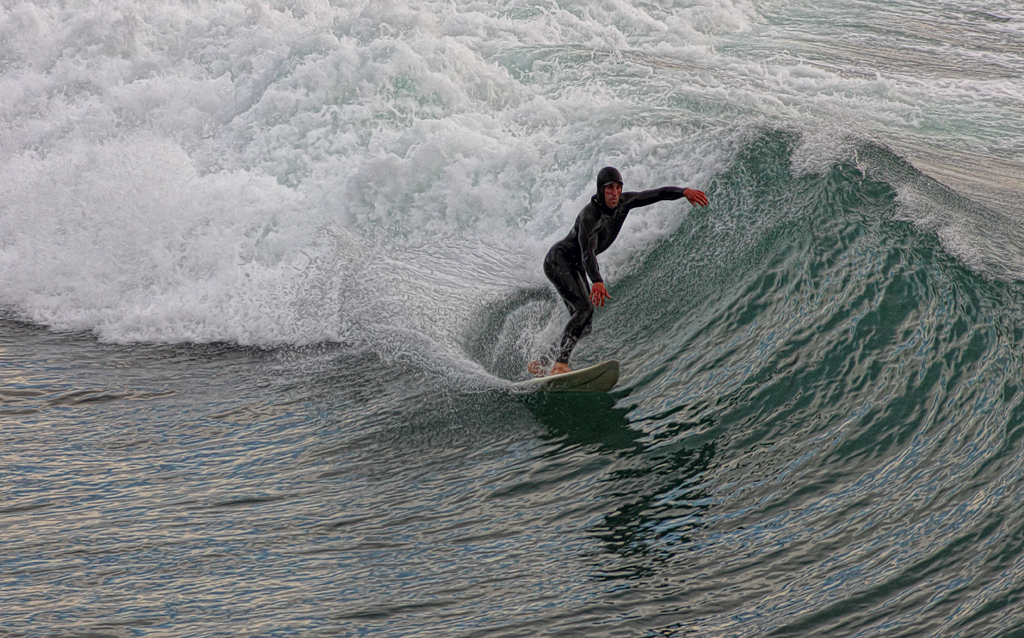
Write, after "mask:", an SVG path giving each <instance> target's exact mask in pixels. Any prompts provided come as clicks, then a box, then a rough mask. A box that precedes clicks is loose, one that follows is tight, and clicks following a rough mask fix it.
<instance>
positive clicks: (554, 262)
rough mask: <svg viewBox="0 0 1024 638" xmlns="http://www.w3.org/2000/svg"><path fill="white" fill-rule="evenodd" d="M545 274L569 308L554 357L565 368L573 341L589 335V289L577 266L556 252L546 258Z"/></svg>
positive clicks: (590, 318) (590, 320)
mask: <svg viewBox="0 0 1024 638" xmlns="http://www.w3.org/2000/svg"><path fill="white" fill-rule="evenodd" d="M552 253H554V254H552ZM544 274H546V275H547V276H548V279H550V280H551V283H553V284H554V285H555V290H557V291H558V294H559V295H561V297H562V300H563V301H564V302H565V306H566V308H568V309H569V315H570V316H569V321H568V323H566V324H565V330H564V331H563V332H562V339H561V341H560V342H559V345H558V351H557V354H556V357H555V363H556V364H559V363H560V364H563V365H565V366H566V367H567V366H568V363H569V355H570V354H572V350H573V348H575V347H576V342H577V341H579V340H580V338H581V337H583V336H584V335H587V334H590V326H591V322H592V321H593V318H594V304H592V303H590V286H588V285H587V279H586V276H585V275H584V274H583V271H582V270H581V269H580V268H579V267H577V266H576V264H572V263H568V262H567V261H566V260H565V259H564V258H562V257H561V255H559V254H558V253H557V252H556V251H552V252H551V253H549V254H548V259H545V260H544ZM561 367H562V366H559V368H561ZM563 371H565V370H563Z"/></svg>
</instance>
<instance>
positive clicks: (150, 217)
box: [0, 0, 1021, 348]
mask: <svg viewBox="0 0 1024 638" xmlns="http://www.w3.org/2000/svg"><path fill="white" fill-rule="evenodd" d="M797 4H798V3H797ZM791 5H792V3H787V5H786V6H782V7H774V6H773V5H772V3H757V2H744V1H740V0H735V1H728V0H694V1H692V2H684V3H657V2H654V3H634V2H628V1H626V0H617V1H616V2H609V3H603V4H602V3H598V4H594V3H590V2H565V3H557V4H556V3H540V2H538V3H524V2H520V1H517V0H509V1H508V2H503V3H497V4H494V3H480V2H475V1H471V0H464V1H460V2H410V1H404V2H402V1H398V0H390V1H386V2H369V1H365V2H346V3H343V4H342V5H341V6H332V4H331V3H329V2H326V1H316V0H306V1H293V2H219V1H218V2H202V1H200V2H187V3H185V2H182V3H176V2H145V1H137V0H136V1H122V2H117V3H104V4H103V5H96V4H95V3H92V2H85V1H82V2H74V1H72V2H64V3H56V2H50V3H47V2H37V3H31V4H30V3H27V2H23V3H20V4H9V5H8V6H7V8H6V9H5V12H4V13H3V14H2V16H0V35H2V38H0V42H2V44H0V69H2V74H0V118H2V121H3V123H4V125H3V127H2V128H0V267H2V278H3V286H2V289H0V303H2V304H4V305H5V306H8V307H11V308H13V309H14V310H15V311H16V312H17V313H18V314H20V315H22V316H25V317H27V318H30V319H31V320H33V321H37V322H40V323H42V324H46V325H50V326H53V327H55V328H58V329H75V330H91V331H95V332H96V333H97V334H99V335H100V336H101V337H102V338H104V339H107V340H111V341H135V340H142V341H211V340H229V341H237V342H240V343H248V344H272V343H305V342H309V341H317V340H355V341H367V340H374V339H380V338H381V337H380V335H381V330H385V329H389V328H390V329H393V330H394V331H395V333H401V332H403V331H412V332H415V333H417V334H420V335H422V336H423V337H424V338H425V339H426V340H427V341H429V342H432V343H436V344H440V347H442V348H448V347H450V346H451V344H454V343H456V342H457V341H458V338H459V336H458V335H459V329H460V328H459V327H460V326H461V325H462V324H463V323H464V322H465V321H466V319H467V318H468V317H469V316H470V315H472V313H473V312H474V310H475V309H476V308H477V307H479V305H480V304H481V303H482V302H483V301H484V300H486V299H488V298H490V297H491V296H492V295H494V294H502V292H503V291H508V290H511V289H513V288H515V287H517V286H522V285H524V284H525V285H544V279H543V276H542V274H541V272H540V267H539V263H540V260H541V258H542V256H543V254H544V251H545V250H546V248H547V246H548V245H549V244H550V243H551V242H552V241H554V240H555V239H557V238H558V237H560V236H562V235H563V234H564V233H565V232H567V230H568V228H569V226H570V225H571V223H572V220H573V218H574V217H575V215H576V213H577V211H578V210H579V208H580V207H581V206H582V205H583V204H584V203H585V202H586V200H587V199H588V198H589V196H590V194H591V189H592V183H593V179H594V175H595V173H596V170H597V169H598V168H600V166H603V165H606V164H614V165H617V166H619V167H620V168H621V169H622V170H623V172H624V173H625V175H626V178H627V181H628V184H627V188H648V187H655V186H661V185H665V184H679V185H689V186H697V187H701V186H704V185H706V184H708V183H710V181H711V180H712V179H713V178H714V177H715V175H716V174H718V173H720V172H721V171H722V170H723V169H724V168H725V167H727V166H728V165H729V163H730V157H731V154H732V153H733V152H734V151H735V150H736V148H737V146H738V143H739V141H740V140H742V139H743V138H744V136H745V135H747V132H746V131H747V130H748V128H749V127H751V126H759V125H761V124H764V123H767V124H768V125H782V126H787V127H792V128H796V129H797V130H801V129H802V130H807V131H814V135H810V136H808V137H807V141H806V143H805V146H804V148H803V149H802V150H801V152H800V153H799V154H798V156H799V161H798V164H799V165H795V166H794V168H795V169H796V170H799V171H815V170H821V169H822V168H823V167H826V166H827V165H828V164H829V163H830V162H831V161H835V160H836V159H847V158H848V156H849V148H845V149H843V148H839V149H837V145H836V144H835V141H836V140H842V139H849V138H850V137H851V136H852V137H853V138H856V137H857V136H861V137H862V138H866V139H875V138H884V139H887V140H889V141H891V143H892V145H893V146H894V147H897V148H898V147H899V139H900V135H904V136H905V137H906V138H907V139H913V140H916V141H917V142H919V141H920V139H921V138H926V141H928V140H930V141H932V142H936V143H941V142H945V141H947V139H948V137H953V134H952V133H946V132H945V129H944V128H943V127H947V128H949V129H955V139H957V140H958V142H957V143H958V144H963V145H965V146H970V147H971V148H973V149H975V150H977V149H979V148H980V149H982V150H985V151H986V152H992V153H997V154H998V153H1002V154H1003V157H1004V158H1005V157H1007V156H1013V155H1014V154H1015V153H1018V152H1019V150H1020V149H1019V142H1014V141H1011V140H1010V139H1009V138H1008V136H1006V135H1005V134H1004V133H1006V132H1008V131H1009V132H1013V131H1018V130H1019V127H1020V123H1019V121H1017V120H1014V119H1013V117H1012V115H1013V114H1012V113H1010V114H1009V115H1007V114H1006V113H1004V109H1005V108H1006V107H1007V105H1008V104H1010V103H1012V102H1013V100H1018V103H1019V98H1020V97H1021V87H1020V82H1019V76H1018V78H1017V79H1014V78H1013V77H1011V76H1012V73H1011V74H1009V75H1007V74H1000V73H998V72H993V73H991V74H989V75H988V76H986V77H981V78H977V79H968V80H963V81H962V82H959V83H958V82H954V81H951V80H949V79H948V77H946V76H944V77H933V78H931V79H929V78H928V77H924V76H922V77H912V76H911V75H909V74H908V73H900V72H898V71H899V70H898V69H886V70H883V71H878V72H874V73H869V72H867V71H869V70H870V69H864V68H860V67H858V66H857V65H856V64H853V63H851V62H850V60H849V59H845V58H843V54H842V52H843V49H842V48H841V47H838V48H836V49H835V50H829V49H828V48H827V46H826V45H825V44H824V43H821V42H820V41H818V42H814V41H813V40H814V38H818V37H819V36H821V37H824V36H827V35H828V29H829V27H828V24H826V22H825V21H822V20H820V19H816V18H812V17H807V16H806V15H803V14H802V13H801V9H800V7H799V6H796V5H793V6H791ZM808 6H810V5H808ZM858 6H859V5H851V6H850V8H848V11H851V12H856V11H858V10H860V9H858V8H857V7H858ZM908 6H909V5H908ZM904 9H905V14H904V17H906V16H910V17H907V18H906V22H907V23H908V24H910V23H912V22H913V21H912V20H911V18H913V17H914V15H913V12H912V10H911V9H910V8H906V7H904ZM1003 10H1005V12H1010V11H1014V9H1013V8H1012V7H1009V6H1007V7H1003V8H1002V9H1001V11H1003ZM997 13H998V12H997ZM1018 14H1019V11H1018ZM971 15H973V14H967V13H963V14H962V15H960V14H958V17H956V19H955V20H954V19H953V18H950V19H949V20H950V21H951V22H952V23H956V22H957V21H960V20H962V21H966V24H968V25H969V26H971V28H974V29H976V30H979V32H981V33H983V34H985V35H987V36H990V37H1004V38H1010V37H1012V36H1013V34H1015V33H1019V28H1020V24H1021V20H1020V15H1009V17H1007V18H1006V19H1001V21H1000V20H996V21H990V23H991V25H992V26H991V27H990V28H988V30H987V31H986V30H985V29H986V28H987V27H986V26H985V25H986V24H988V23H985V21H984V20H980V19H976V18H973V17H971ZM965 16H966V17H965ZM809 26H810V27H814V28H816V29H817V31H816V32H814V33H812V35H813V36H814V38H811V39H808V40H806V41H805V42H804V43H803V45H802V46H801V47H799V50H798V51H795V52H793V51H789V48H788V38H790V37H791V36H792V33H793V31H794V29H804V30H807V28H808V27H809ZM961 26H962V25H961ZM921 37H924V36H921ZM929 37H930V36H929ZM889 44H890V45H891V46H892V47H893V48H894V49H899V50H904V49H903V48H900V43H899V42H897V41H896V40H895V39H893V40H892V41H891V42H889ZM964 49H966V50H968V53H970V56H968V57H969V61H967V62H964V64H965V65H966V66H970V67H971V68H974V67H975V66H978V65H984V63H986V62H993V63H994V64H995V65H996V66H997V67H1000V68H1004V69H1010V70H1011V71H1014V70H1016V71H1019V69H1020V66H1019V51H1016V52H1014V51H1000V50H996V49H993V48H991V47H990V48H987V49H986V48H984V47H975V48H971V47H969V46H965V47H964ZM814 53H817V54H818V55H817V57H816V58H815V59H809V56H810V55H811V54H814ZM922 55H923V54H922ZM1015 56H1017V57H1015ZM925 59H926V61H928V60H930V59H931V58H927V57H926V58H925ZM908 64H918V65H920V64H923V63H922V62H921V61H916V62H915V61H914V60H910V62H909V63H908ZM929 68H931V67H929ZM933 70H934V71H935V73H936V74H939V72H940V71H941V69H939V68H935V69H933ZM964 104H971V105H973V106H974V107H976V108H975V110H974V112H975V113H977V114H978V118H977V119H972V118H964V120H963V121H958V122H952V121H951V116H952V114H953V113H954V112H956V110H957V109H959V108H961V107H962V106H963V105H964ZM1018 108H1019V107H1018ZM1017 139H1020V137H1018V138H1017ZM838 146H842V145H841V144H840V145H838ZM686 211H687V207H685V206H679V205H659V206H657V207H654V208H652V209H650V210H648V211H644V212H643V213H642V214H639V215H636V216H635V217H634V218H633V219H631V220H630V223H629V224H628V225H627V227H626V229H625V230H624V233H623V236H622V238H621V239H620V241H619V242H618V243H617V244H616V246H615V248H614V249H613V250H612V251H609V253H607V254H606V256H605V259H604V261H605V263H606V264H607V265H606V266H605V268H606V269H607V272H609V273H612V274H613V275H616V274H619V273H621V272H623V271H625V270H627V269H628V268H629V267H630V256H631V255H632V254H634V253H636V252H637V251H642V250H643V249H644V248H646V247H647V246H649V245H650V244H651V242H653V241H656V240H657V239H658V238H659V237H662V236H664V235H665V234H666V233H667V232H669V231H671V229H672V228H674V226H675V225H676V224H677V223H678V222H679V220H680V218H681V215H683V214H685V213H686ZM438 316H443V317H444V320H443V321H438V320H437V319H436V318H437V317H438ZM431 317H433V319H431ZM370 326H373V329H371V328H370Z"/></svg>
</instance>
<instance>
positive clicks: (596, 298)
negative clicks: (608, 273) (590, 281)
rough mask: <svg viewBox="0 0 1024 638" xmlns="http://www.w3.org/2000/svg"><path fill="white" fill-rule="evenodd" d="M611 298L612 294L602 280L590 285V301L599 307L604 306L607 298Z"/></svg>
mask: <svg viewBox="0 0 1024 638" xmlns="http://www.w3.org/2000/svg"><path fill="white" fill-rule="evenodd" d="M611 298H612V296H611V295H609V294H608V289H607V288H605V287H604V284H603V283H601V282H600V281H595V282H594V285H593V286H591V287H590V303H592V304H594V305H595V306H597V307H598V308H600V307H602V306H604V300H605V299H611Z"/></svg>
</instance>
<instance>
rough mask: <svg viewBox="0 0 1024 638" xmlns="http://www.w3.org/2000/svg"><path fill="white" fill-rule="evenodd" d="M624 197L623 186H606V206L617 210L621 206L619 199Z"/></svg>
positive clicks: (612, 184) (614, 183) (615, 184)
mask: <svg viewBox="0 0 1024 638" xmlns="http://www.w3.org/2000/svg"><path fill="white" fill-rule="evenodd" d="M621 195H622V184H618V183H616V182H612V183H611V184H605V187H604V204H605V206H607V207H608V208H615V207H616V206H618V205H619V197H620V196H621Z"/></svg>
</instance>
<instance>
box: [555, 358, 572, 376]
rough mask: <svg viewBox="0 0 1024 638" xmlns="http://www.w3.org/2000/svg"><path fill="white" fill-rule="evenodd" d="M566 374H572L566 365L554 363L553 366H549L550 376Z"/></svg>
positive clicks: (559, 362)
mask: <svg viewBox="0 0 1024 638" xmlns="http://www.w3.org/2000/svg"><path fill="white" fill-rule="evenodd" d="M566 372H572V368H570V367H569V364H568V363H562V362H561V361H556V362H555V365H553V366H551V374H565V373H566Z"/></svg>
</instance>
